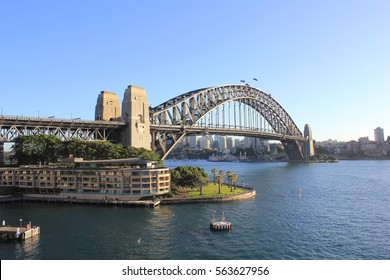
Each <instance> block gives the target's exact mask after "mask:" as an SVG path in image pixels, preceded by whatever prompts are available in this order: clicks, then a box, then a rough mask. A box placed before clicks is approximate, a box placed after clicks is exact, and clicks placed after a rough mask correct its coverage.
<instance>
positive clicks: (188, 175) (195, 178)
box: [171, 166, 209, 188]
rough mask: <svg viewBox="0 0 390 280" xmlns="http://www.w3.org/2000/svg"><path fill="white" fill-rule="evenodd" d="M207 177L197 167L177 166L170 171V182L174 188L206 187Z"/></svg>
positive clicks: (201, 169) (204, 172)
mask: <svg viewBox="0 0 390 280" xmlns="http://www.w3.org/2000/svg"><path fill="white" fill-rule="evenodd" d="M208 180H209V175H208V174H207V172H206V171H205V170H204V169H203V168H200V167H197V166H178V167H176V168H175V169H172V170H171V181H172V184H173V185H174V186H186V187H191V188H198V187H202V186H205V185H207V183H208Z"/></svg>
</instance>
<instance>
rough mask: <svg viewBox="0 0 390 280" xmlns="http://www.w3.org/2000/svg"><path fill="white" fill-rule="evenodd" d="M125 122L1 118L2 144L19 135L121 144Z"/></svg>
mask: <svg viewBox="0 0 390 280" xmlns="http://www.w3.org/2000/svg"><path fill="white" fill-rule="evenodd" d="M124 126H125V123H124V122H117V121H85V120H78V119H54V118H53V119H52V118H31V117H14V116H0V142H12V141H14V140H15V139H16V138H17V137H18V136H19V135H25V136H29V135H38V134H47V135H55V136H57V137H58V138H60V139H61V140H71V139H81V140H87V141H88V140H105V141H113V142H119V140H118V139H120V131H121V130H122V129H123V128H124Z"/></svg>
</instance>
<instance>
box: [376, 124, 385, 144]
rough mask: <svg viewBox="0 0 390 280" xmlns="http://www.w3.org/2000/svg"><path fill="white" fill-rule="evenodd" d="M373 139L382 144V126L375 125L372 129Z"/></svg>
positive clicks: (383, 137) (383, 136)
mask: <svg viewBox="0 0 390 280" xmlns="http://www.w3.org/2000/svg"><path fill="white" fill-rule="evenodd" d="M374 141H375V142H376V143H379V144H383V143H384V142H385V134H384V131H383V128H380V127H377V128H375V129H374Z"/></svg>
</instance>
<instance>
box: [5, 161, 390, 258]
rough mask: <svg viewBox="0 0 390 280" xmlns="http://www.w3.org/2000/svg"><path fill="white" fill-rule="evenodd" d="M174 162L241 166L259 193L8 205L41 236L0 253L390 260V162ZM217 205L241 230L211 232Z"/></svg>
mask: <svg viewBox="0 0 390 280" xmlns="http://www.w3.org/2000/svg"><path fill="white" fill-rule="evenodd" d="M166 164H167V165H168V166H169V167H175V166H177V165H196V166H200V167H203V168H205V169H206V171H208V172H210V171H211V169H212V168H217V169H222V170H225V172H226V171H228V170H230V171H233V172H235V173H237V174H238V175H239V182H240V183H241V184H242V183H245V184H246V185H249V186H253V187H254V188H256V191H257V196H256V198H254V199H251V200H243V201H236V202H227V203H217V204H206V203H204V204H188V205H174V206H163V205H161V206H159V207H156V208H155V209H150V208H122V207H105V206H89V205H69V204H51V203H14V204H4V205H0V220H1V221H2V220H5V221H6V222H7V224H13V225H17V224H18V223H19V219H20V218H23V221H26V222H27V221H32V223H33V224H37V225H40V226H41V236H40V237H38V238H33V239H30V240H27V241H25V242H2V243H0V258H1V259H45V260H47V259H61V260H68V259H92V260H96V259H103V260H105V259H390V161H343V162H340V163H318V164H289V163H212V162H206V161H182V162H180V161H175V162H173V161H171V162H169V161H168V162H166ZM210 178H212V175H211V177H210ZM299 188H302V189H303V191H302V197H301V198H299V196H298V189H299ZM213 210H215V211H216V212H217V215H216V216H217V218H219V217H220V215H221V214H222V211H224V212H225V216H226V219H227V220H228V221H230V222H232V223H233V231H231V232H211V231H210V230H209V227H208V226H209V221H210V219H211V218H212V211H213Z"/></svg>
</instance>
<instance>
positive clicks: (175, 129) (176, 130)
mask: <svg viewBox="0 0 390 280" xmlns="http://www.w3.org/2000/svg"><path fill="white" fill-rule="evenodd" d="M150 130H151V131H153V130H154V131H164V132H171V133H173V134H180V132H185V133H186V135H207V134H210V135H213V134H219V135H229V136H247V137H257V138H262V139H270V140H279V141H286V140H295V141H299V142H306V141H307V139H306V137H303V136H294V135H285V134H281V133H275V132H272V131H266V130H260V129H257V130H251V129H245V128H239V127H236V128H233V127H229V128H226V127H205V126H188V127H186V126H185V127H183V126H180V125H155V124H151V125H150Z"/></svg>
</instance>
